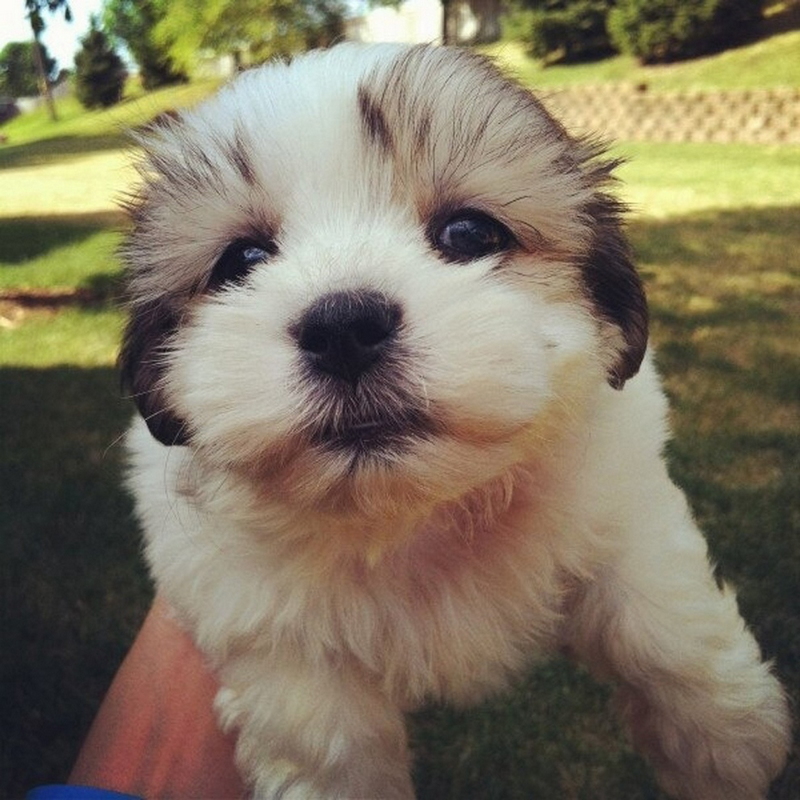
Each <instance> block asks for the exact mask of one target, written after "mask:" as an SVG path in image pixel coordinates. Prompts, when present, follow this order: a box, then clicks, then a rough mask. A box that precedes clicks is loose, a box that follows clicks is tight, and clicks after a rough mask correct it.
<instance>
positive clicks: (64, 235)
mask: <svg viewBox="0 0 800 800" xmlns="http://www.w3.org/2000/svg"><path fill="white" fill-rule="evenodd" d="M125 224H126V218H125V215H124V214H123V213H122V212H118V211H106V212H92V213H88V214H48V215H42V216H36V217H30V216H24V217H0V262H2V265H3V266H2V268H3V269H8V268H13V267H14V266H17V265H22V264H25V263H26V262H28V261H30V260H31V259H34V258H38V257H40V256H43V255H46V254H47V253H49V252H50V251H51V250H55V249H56V248H59V247H64V246H65V245H70V244H80V243H81V242H83V241H84V240H86V239H87V238H88V237H89V236H93V235H94V234H96V233H98V232H100V231H107V230H109V229H110V228H111V229H118V230H123V229H124V227H125Z"/></svg>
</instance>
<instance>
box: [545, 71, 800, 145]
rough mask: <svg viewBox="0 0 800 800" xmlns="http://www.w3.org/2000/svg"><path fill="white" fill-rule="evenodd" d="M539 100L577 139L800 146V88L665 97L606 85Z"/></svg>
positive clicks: (551, 94) (561, 92) (553, 92)
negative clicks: (584, 136) (581, 136)
mask: <svg viewBox="0 0 800 800" xmlns="http://www.w3.org/2000/svg"><path fill="white" fill-rule="evenodd" d="M538 95H539V97H540V98H541V100H542V101H543V102H544V104H545V105H546V106H547V107H548V109H549V110H551V111H552V112H553V113H554V114H555V115H556V116H557V117H558V118H559V119H560V120H561V121H562V122H563V123H564V125H565V126H566V128H567V130H569V131H570V132H572V133H576V134H586V133H599V134H602V135H603V136H606V137H609V138H611V139H618V140H627V141H653V142H747V143H758V144H800V89H748V90H737V91H725V92H720V91H691V92H681V93H678V92H670V93H662V92H654V91H649V90H647V89H646V88H645V87H636V86H630V85H619V84H604V85H597V86H580V87H572V88H565V89H556V90H549V91H540V92H538Z"/></svg>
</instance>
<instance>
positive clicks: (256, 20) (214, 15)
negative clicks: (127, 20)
mask: <svg viewBox="0 0 800 800" xmlns="http://www.w3.org/2000/svg"><path fill="white" fill-rule="evenodd" d="M164 8H165V13H164V17H163V18H162V19H161V21H160V22H159V23H158V24H157V25H156V30H155V36H156V39H157V40H158V41H159V42H161V43H162V44H166V45H168V46H169V52H170V55H171V56H172V57H173V59H174V60H175V62H176V63H177V64H178V65H179V66H180V67H181V68H183V69H189V68H191V66H192V65H193V63H194V61H195V59H196V57H197V54H198V52H200V51H202V50H206V49H207V50H212V51H214V52H216V53H220V54H221V53H231V54H233V55H234V57H235V58H236V59H237V60H241V59H242V57H245V58H247V59H248V60H249V61H251V62H255V63H258V62H261V61H266V60H267V59H269V58H272V57H275V56H281V55H289V54H291V53H295V52H298V51H300V50H305V49H308V48H309V47H319V46H323V45H326V44H330V43H332V42H333V41H335V40H336V39H337V38H339V37H340V36H341V34H342V32H343V28H344V15H345V13H346V10H347V6H346V2H345V0H170V2H169V3H168V4H165V6H164Z"/></svg>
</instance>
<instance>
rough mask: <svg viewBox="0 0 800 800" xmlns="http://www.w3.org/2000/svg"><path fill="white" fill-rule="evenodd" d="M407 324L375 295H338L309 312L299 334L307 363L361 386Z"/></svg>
mask: <svg viewBox="0 0 800 800" xmlns="http://www.w3.org/2000/svg"><path fill="white" fill-rule="evenodd" d="M401 321H402V312H401V309H400V306H399V305H398V304H397V303H393V302H391V301H390V300H389V299H388V298H387V297H386V296H385V295H383V294H381V293H380V292H375V291H357V292H334V293H332V294H328V295H325V296H324V297H321V298H320V299H319V300H317V301H316V302H315V303H314V304H313V305H312V306H311V307H310V308H308V309H307V310H306V312H305V313H304V315H303V317H302V319H301V320H300V322H299V324H298V325H296V326H295V328H294V330H293V334H294V336H295V339H296V341H297V344H298V347H299V348H300V350H301V352H302V354H303V357H304V359H305V362H306V364H307V365H308V366H309V367H310V368H311V369H312V370H313V371H315V372H318V373H325V374H327V375H330V376H332V377H333V378H337V379H339V380H343V381H346V382H347V383H349V384H351V385H352V386H355V385H356V384H357V383H358V381H359V380H360V379H361V378H362V377H363V376H364V375H365V374H366V373H368V372H369V371H370V370H372V369H373V368H374V367H375V366H376V365H377V364H379V363H380V362H381V360H383V359H385V357H386V356H387V354H389V353H390V351H391V349H392V346H393V343H394V342H395V340H396V338H397V332H398V330H399V327H400V323H401Z"/></svg>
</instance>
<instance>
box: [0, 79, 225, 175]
mask: <svg viewBox="0 0 800 800" xmlns="http://www.w3.org/2000/svg"><path fill="white" fill-rule="evenodd" d="M219 83H220V82H219V81H217V80H205V81H198V82H194V83H190V84H185V85H180V86H171V87H167V88H165V89H159V90H157V91H155V92H151V93H149V94H141V93H138V92H137V93H134V94H132V95H130V96H127V97H126V98H125V100H124V101H123V102H122V103H120V104H118V105H116V106H112V107H111V108H108V109H100V110H96V111H86V110H84V109H83V108H82V107H81V106H80V104H79V103H78V101H77V100H76V99H75V98H74V97H68V98H65V99H63V100H59V101H58V102H57V109H58V120H57V121H56V122H53V121H52V120H50V118H49V117H48V115H47V112H46V110H45V109H44V108H41V109H38V110H36V111H34V112H32V113H30V114H22V115H20V116H18V117H16V118H15V119H13V120H11V121H10V122H8V123H7V124H5V125H4V126H3V128H2V132H3V134H4V135H5V136H6V137H7V139H8V141H7V144H5V145H3V146H2V147H0V168H2V167H13V166H27V165H31V164H42V163H49V162H52V161H61V160H63V159H64V157H66V156H75V155H81V154H85V153H96V152H97V151H99V150H116V149H120V148H123V147H126V146H127V145H128V143H129V140H128V137H127V133H126V132H127V131H128V130H130V129H131V128H136V127H138V126H140V125H144V124H145V123H147V122H149V121H150V120H151V119H153V117H155V116H156V115H157V114H160V113H162V112H164V111H168V110H171V109H174V108H186V107H190V106H192V105H194V104H195V103H197V102H198V101H199V100H202V99H203V98H204V97H206V96H207V95H208V94H209V93H210V92H212V91H213V90H214V89H215V88H216V87H217V86H219Z"/></svg>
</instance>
